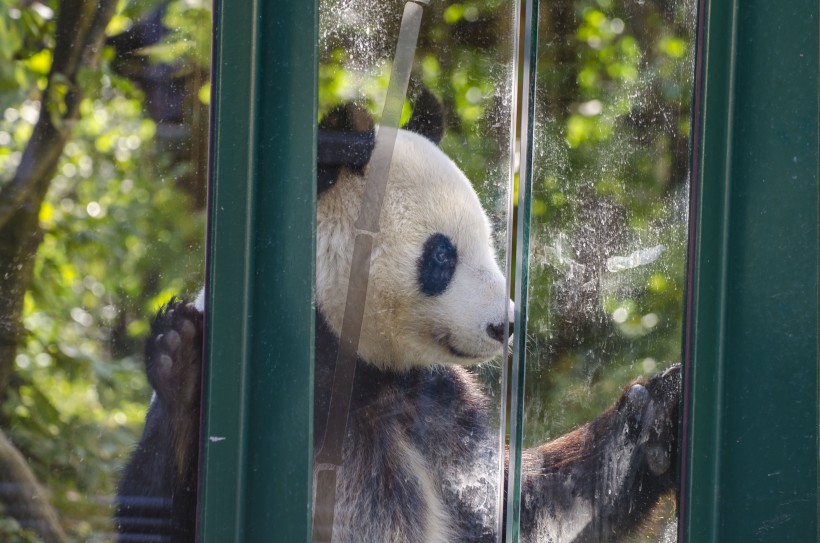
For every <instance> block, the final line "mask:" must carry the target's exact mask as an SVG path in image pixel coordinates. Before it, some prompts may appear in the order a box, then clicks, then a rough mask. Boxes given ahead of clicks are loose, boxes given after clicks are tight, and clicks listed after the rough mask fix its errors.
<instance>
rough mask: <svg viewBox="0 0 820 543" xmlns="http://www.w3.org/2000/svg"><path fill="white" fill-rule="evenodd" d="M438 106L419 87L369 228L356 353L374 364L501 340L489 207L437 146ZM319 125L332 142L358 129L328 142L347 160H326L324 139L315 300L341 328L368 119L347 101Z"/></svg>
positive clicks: (483, 352) (456, 354) (455, 359)
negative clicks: (345, 140)
mask: <svg viewBox="0 0 820 543" xmlns="http://www.w3.org/2000/svg"><path fill="white" fill-rule="evenodd" d="M424 102H427V104H425V103H424ZM431 104H432V105H433V107H430V105H431ZM437 109H438V110H440V106H438V103H437V102H433V101H431V100H430V99H429V95H427V96H425V95H424V94H423V95H422V99H420V100H418V101H417V103H416V108H415V111H414V115H413V118H411V120H410V122H409V123H408V124H407V125H406V126H405V129H402V130H399V131H398V134H397V137H396V142H395V148H394V151H393V158H392V163H391V168H390V173H389V175H388V181H387V191H386V194H385V199H384V204H383V207H382V211H381V219H380V231H379V233H378V234H376V235H375V237H374V243H373V249H372V255H371V261H370V276H369V277H370V278H369V283H368V290H367V301H366V304H365V313H364V321H363V325H362V330H361V337H360V340H359V356H360V357H362V359H364V360H365V361H367V362H369V363H371V364H374V365H376V366H379V367H382V368H389V369H396V370H402V369H407V368H410V367H412V366H424V365H431V364H441V363H452V364H475V363H479V362H483V361H486V360H488V359H490V358H492V357H494V356H496V355H497V354H499V353H501V352H502V342H503V340H504V331H505V328H507V327H508V326H510V327H511V324H510V323H511V322H512V320H513V319H512V304H511V302H510V301H509V299H508V297H507V294H506V286H505V280H504V276H503V275H502V273H501V271H500V269H499V267H498V265H497V263H496V261H495V256H494V255H495V251H494V249H493V245H492V233H491V230H490V224H489V221H488V219H487V216H486V215H485V213H484V210H483V209H482V207H481V204H480V202H479V199H478V197H477V195H476V193H475V191H474V190H473V188H472V185H471V184H470V181H469V180H468V179H467V178H466V177H465V175H464V174H463V173H462V172H461V170H459V168H458V167H457V166H456V165H455V164H454V163H453V161H452V160H450V159H449V158H448V157H447V156H446V155H445V154H444V153H443V152H442V151H441V150H440V149H439V148H438V146H437V142H438V140H440V138H441V134H442V127H443V123H442V122H441V120H440V119H441V117H440V115H439V116H436V115H432V114H431V113H430V110H432V111H433V112H435V111H436V110H437ZM407 128H413V129H415V130H416V131H418V132H421V133H416V132H413V131H411V130H408V129H407ZM321 131H324V133H325V135H327V134H330V137H331V139H333V138H336V139H335V141H337V142H338V141H340V140H339V134H340V133H348V134H351V135H352V136H353V139H351V140H349V141H353V142H356V141H357V140H356V137H359V138H360V139H359V140H358V143H357V144H356V145H349V146H347V151H346V152H345V153H335V156H337V158H338V156H340V155H343V157H342V158H343V160H332V159H331V158H332V157H331V158H329V154H333V153H327V152H325V153H324V157H325V162H324V163H322V157H323V151H322V149H321V147H322V146H323V145H322V140H321V139H320V151H319V157H320V164H319V191H320V195H319V200H318V205H317V239H316V243H317V251H316V301H317V305H318V307H319V310H320V311H321V313H322V315H323V316H324V318H325V319H326V320H327V322H328V324H329V325H330V327H331V328H332V330H333V331H334V332H335V333H336V335H337V336H338V335H339V334H340V330H341V327H342V318H343V314H344V310H345V302H346V296H347V286H348V276H349V273H350V268H351V260H352V253H353V244H354V239H355V236H356V234H357V230H356V227H355V222H356V220H357V218H358V214H359V206H360V202H361V199H362V192H363V190H364V185H365V175H366V173H367V164H366V161H367V160H368V159H369V154H370V153H371V152H372V149H373V125H372V120H370V118H369V116H367V114H366V113H364V111H363V110H362V109H360V108H358V107H356V106H352V105H347V106H344V107H343V108H340V109H337V110H334V111H333V112H332V113H331V114H329V115H328V117H326V119H325V120H324V121H323V122H322V124H321V125H320V138H321V133H322V132H321ZM362 138H363V139H362ZM362 142H363V143H362Z"/></svg>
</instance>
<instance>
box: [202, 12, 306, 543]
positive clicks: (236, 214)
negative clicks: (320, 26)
mask: <svg viewBox="0 0 820 543" xmlns="http://www.w3.org/2000/svg"><path fill="white" fill-rule="evenodd" d="M215 14H216V17H215V20H216V21H217V23H216V33H215V42H214V82H213V93H212V100H213V107H214V112H213V127H212V138H213V140H212V152H213V157H212V163H211V164H212V180H213V185H212V192H211V200H210V232H209V234H210V239H209V251H210V252H209V267H208V289H209V298H208V301H209V306H208V315H209V319H208V341H207V349H208V353H207V354H208V356H207V364H208V366H207V373H206V387H207V396H206V398H207V399H206V402H205V404H204V405H205V406H206V407H205V413H206V416H205V423H204V431H203V443H204V445H203V446H204V453H205V455H204V462H203V464H202V487H201V524H200V530H201V540H202V541H205V542H214V543H217V542H218V543H225V542H231V541H234V542H240V541H242V542H245V541H294V542H295V541H307V540H308V538H309V534H310V503H311V496H310V494H311V492H310V487H311V481H312V477H311V475H312V466H313V462H312V454H313V449H312V436H311V429H312V421H313V412H312V410H313V400H312V395H313V318H314V312H313V278H314V235H313V232H314V230H315V201H316V196H315V193H316V191H315V163H316V158H315V157H316V143H315V142H316V115H317V113H316V86H317V83H316V73H317V72H316V43H317V19H316V17H317V10H316V6H315V2H310V1H308V2H290V1H273V2H264V1H262V0H249V1H247V2H227V1H224V0H217V2H216V9H215Z"/></svg>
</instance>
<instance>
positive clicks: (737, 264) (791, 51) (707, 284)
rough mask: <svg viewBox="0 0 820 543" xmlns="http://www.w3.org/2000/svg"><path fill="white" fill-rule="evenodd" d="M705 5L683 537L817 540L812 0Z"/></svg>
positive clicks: (819, 144)
mask: <svg viewBox="0 0 820 543" xmlns="http://www.w3.org/2000/svg"><path fill="white" fill-rule="evenodd" d="M706 4H707V6H706V9H705V10H701V12H702V14H703V15H704V16H705V17H704V20H705V26H704V27H703V29H702V31H703V34H702V40H701V57H700V58H701V62H702V64H701V66H700V68H699V71H698V73H699V77H698V80H699V83H698V85H699V91H700V93H701V94H700V95H699V104H697V103H696V113H695V124H694V126H695V149H694V152H695V155H694V158H695V160H694V169H695V172H696V183H695V185H694V192H693V200H694V202H695V206H694V207H693V210H694V213H693V216H692V218H693V225H694V230H693V233H692V239H693V242H694V243H693V252H692V255H691V264H692V268H690V271H691V270H694V274H693V275H691V280H692V283H691V284H690V289H689V306H688V314H687V317H688V318H687V321H688V330H689V332H688V334H689V337H687V341H686V346H685V348H686V353H685V362H686V366H687V371H688V379H687V388H688V389H689V396H688V403H687V406H686V410H685V411H686V415H685V416H686V417H687V418H688V421H687V422H688V433H687V435H686V436H685V439H686V441H687V443H686V444H685V448H684V462H683V466H682V474H683V496H682V498H683V499H682V501H681V528H682V530H683V534H684V536H685V537H684V539H683V540H685V541H689V542H693V543H695V542H697V543H706V542H715V543H717V542H721V543H723V542H730V541H744V542H753V541H795V542H797V541H800V542H803V541H806V542H808V541H816V540H817V539H816V538H817V534H818V531H817V530H818V525H817V511H818V509H817V507H818V502H817V498H818V482H817V481H818V478H817V476H818V470H817V461H818V441H817V436H818V348H817V333H818V287H817V283H818V250H817V249H818V150H819V149H820V140H818V96H820V89H819V88H818V64H820V58H819V57H818V51H819V50H820V37H819V32H818V30H819V29H820V21H819V20H818V15H819V13H818V11H819V10H818V3H817V2H816V0H784V1H780V2H767V1H765V0H734V1H718V0H713V1H707V2H706ZM696 102H697V101H696Z"/></svg>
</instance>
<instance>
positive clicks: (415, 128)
mask: <svg viewBox="0 0 820 543" xmlns="http://www.w3.org/2000/svg"><path fill="white" fill-rule="evenodd" d="M403 128H404V129H405V130H409V131H411V132H415V133H417V134H421V135H422V136H424V137H426V138H427V139H429V140H430V141H432V142H433V143H435V144H436V145H438V143H439V142H440V141H441V138H442V136H443V135H444V108H443V107H442V105H441V103H440V102H439V101H438V100H437V99H436V97H435V96H434V95H433V93H431V92H430V91H429V90H428V89H427V88H424V87H422V89H421V91H420V92H419V93H418V95H417V96H416V98H415V100H414V101H413V114H412V115H411V116H410V120H409V121H407V124H406V125H404V127H403ZM375 144H376V130H375V127H374V124H373V118H372V117H371V116H370V114H369V113H368V112H367V110H366V109H365V108H364V107H362V106H361V105H359V104H356V103H353V102H349V103H346V104H343V105H340V106H336V107H335V108H333V109H332V110H330V112H329V113H328V114H327V115H325V117H324V118H323V119H322V121H321V122H320V123H319V134H318V146H317V153H316V154H317V157H316V158H317V172H316V192H317V194H319V195H321V194H322V193H323V192H324V191H326V190H327V189H329V188H330V187H332V186H333V185H334V184H335V183H336V179H337V178H338V177H339V172H340V171H341V169H342V168H343V167H348V168H350V169H351V170H352V171H353V172H354V173H357V174H361V173H362V171H363V170H364V167H365V165H367V162H368V161H369V160H370V155H371V153H372V152H373V147H374V145H375Z"/></svg>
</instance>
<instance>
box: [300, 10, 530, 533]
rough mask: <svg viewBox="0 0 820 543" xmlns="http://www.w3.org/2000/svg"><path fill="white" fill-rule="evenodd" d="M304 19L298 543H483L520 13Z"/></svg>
mask: <svg viewBox="0 0 820 543" xmlns="http://www.w3.org/2000/svg"><path fill="white" fill-rule="evenodd" d="M319 6H320V23H319V24H320V26H319V31H320V43H319V134H318V155H319V158H318V193H319V195H318V203H317V240H316V243H317V256H316V269H317V277H316V302H317V316H316V320H317V330H316V370H315V409H314V416H315V421H314V444H315V446H314V500H315V501H314V507H313V529H314V533H313V540H314V541H330V540H331V539H332V540H334V541H452V540H469V541H494V540H495V537H496V536H497V535H498V534H500V526H501V520H500V515H499V512H500V511H501V500H502V492H501V488H502V484H503V483H502V479H503V458H504V456H503V446H504V442H503V434H502V433H501V427H502V426H501V424H500V419H501V416H502V411H503V409H502V408H503V407H504V399H503V398H504V395H503V394H502V390H503V386H502V385H503V384H502V380H503V372H502V371H501V367H502V364H501V363H500V362H499V359H500V355H501V353H502V352H503V351H505V349H506V347H505V346H506V344H507V342H508V338H509V335H510V333H509V321H510V313H511V309H512V306H511V305H510V303H509V294H508V293H509V285H508V284H507V280H506V275H507V274H506V272H505V270H506V268H507V264H506V262H507V256H508V250H507V247H508V246H509V242H508V236H509V235H510V234H511V232H510V230H509V229H508V227H507V222H508V218H509V213H508V210H509V209H510V190H511V165H512V159H511V156H512V148H513V146H512V144H513V139H514V131H513V126H514V124H513V123H514V119H513V116H514V109H513V107H514V106H513V104H514V100H515V96H514V85H515V71H514V59H515V57H516V55H515V50H516V49H515V48H516V44H515V42H516V35H517V34H516V25H517V15H516V13H517V11H516V10H517V5H516V3H515V2H513V1H502V0H479V1H468V2H447V3H444V2H430V3H429V5H428V3H427V2H407V3H405V2H401V1H395V0H393V1H387V2H375V3H374V2H371V1H358V0H352V1H339V0H324V1H322V2H320V4H319ZM399 127H402V128H401V129H399V130H397V129H398V128H399ZM439 140H440V143H439ZM387 172H389V173H387ZM380 182H386V187H384V188H380ZM382 191H383V196H381V192H382ZM363 202H364V203H363ZM351 270H353V271H351ZM365 299H366V303H365Z"/></svg>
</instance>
